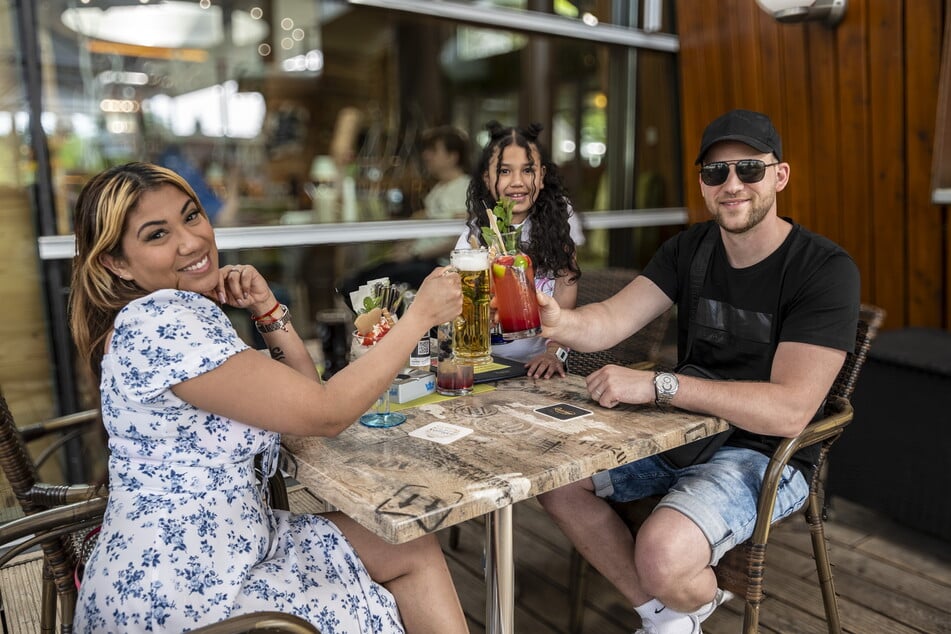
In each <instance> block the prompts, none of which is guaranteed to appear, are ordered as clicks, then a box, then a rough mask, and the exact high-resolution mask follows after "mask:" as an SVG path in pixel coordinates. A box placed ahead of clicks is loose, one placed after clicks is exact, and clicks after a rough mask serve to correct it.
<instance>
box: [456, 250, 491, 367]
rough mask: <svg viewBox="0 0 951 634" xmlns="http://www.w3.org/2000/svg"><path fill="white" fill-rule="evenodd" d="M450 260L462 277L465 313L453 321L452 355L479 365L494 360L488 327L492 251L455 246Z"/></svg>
mask: <svg viewBox="0 0 951 634" xmlns="http://www.w3.org/2000/svg"><path fill="white" fill-rule="evenodd" d="M449 262H450V264H451V265H452V267H453V268H454V269H456V270H457V271H458V272H459V278H460V279H461V280H462V314H461V315H459V317H457V318H456V321H455V324H453V326H454V327H453V346H452V348H453V359H454V360H455V362H456V363H461V364H465V365H479V364H481V363H488V362H490V361H492V352H491V347H490V344H491V337H490V335H489V329H490V327H491V318H490V316H489V300H490V299H491V295H490V289H489V251H488V249H485V248H482V249H456V250H454V251H453V252H452V255H451V256H450V258H449Z"/></svg>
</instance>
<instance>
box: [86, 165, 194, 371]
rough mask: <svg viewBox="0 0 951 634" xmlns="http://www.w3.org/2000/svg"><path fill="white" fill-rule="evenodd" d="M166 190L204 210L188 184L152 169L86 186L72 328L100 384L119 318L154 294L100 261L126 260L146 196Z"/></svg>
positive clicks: (112, 172) (107, 174)
mask: <svg viewBox="0 0 951 634" xmlns="http://www.w3.org/2000/svg"><path fill="white" fill-rule="evenodd" d="M163 185H171V186H172V187H175V188H177V189H180V190H181V191H182V192H184V193H185V194H186V195H187V196H188V197H189V198H191V199H192V200H193V201H194V202H195V204H196V205H198V208H199V209H201V208H202V207H201V204H200V203H199V202H198V197H197V196H196V195H195V192H194V191H193V190H192V188H191V187H190V186H189V185H188V183H187V182H186V181H185V179H183V178H182V177H181V176H179V175H178V174H176V173H175V172H173V171H171V170H168V169H166V168H164V167H159V166H158V165H152V164H150V163H127V164H125V165H118V166H116V167H112V168H109V169H107V170H105V171H104V172H101V173H99V174H97V175H96V176H94V177H93V178H92V179H91V180H90V181H89V182H88V183H86V185H85V186H84V187H83V189H82V191H81V192H80V194H79V198H78V200H77V201H76V211H75V214H74V218H73V227H74V231H75V234H76V255H75V256H74V258H73V275H72V282H71V284H70V295H69V327H70V330H71V331H72V333H73V341H74V342H75V343H76V348H77V350H78V351H79V355H80V358H81V359H82V360H83V361H84V362H85V363H86V364H87V366H88V367H89V369H90V370H91V371H92V373H93V376H95V377H96V379H97V380H98V379H99V377H100V376H101V372H102V369H101V367H100V365H101V363H102V357H103V354H104V353H105V341H106V335H107V334H108V333H109V331H110V330H111V329H112V325H113V322H114V321H115V318H116V315H117V314H118V313H119V311H120V310H121V309H122V307H123V306H125V305H126V304H128V303H129V302H131V301H133V300H135V299H138V298H140V297H144V296H145V295H147V294H148V293H147V292H146V291H144V290H143V289H141V288H139V286H138V285H136V284H135V282H132V281H128V280H123V279H122V278H120V277H118V276H117V275H115V274H114V273H112V271H110V270H109V269H108V268H106V266H105V265H104V264H103V263H102V261H101V260H102V258H101V257H100V256H102V255H103V254H108V255H110V256H112V257H114V258H122V257H123V253H122V235H123V233H124V232H125V228H126V222H127V219H128V217H129V213H130V212H132V211H133V210H134V209H135V208H136V207H137V206H138V204H139V201H140V200H141V199H142V196H143V194H145V193H146V192H149V191H152V190H155V189H158V188H159V187H161V186H163Z"/></svg>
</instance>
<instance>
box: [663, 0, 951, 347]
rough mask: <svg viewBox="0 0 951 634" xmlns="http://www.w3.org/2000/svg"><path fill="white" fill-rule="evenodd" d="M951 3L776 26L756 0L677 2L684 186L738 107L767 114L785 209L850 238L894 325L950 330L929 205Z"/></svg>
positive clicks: (944, 273)
mask: <svg viewBox="0 0 951 634" xmlns="http://www.w3.org/2000/svg"><path fill="white" fill-rule="evenodd" d="M945 5H946V0H849V3H848V9H847V11H846V14H845V18H844V19H843V21H842V22H841V23H839V25H838V26H837V27H835V28H829V27H826V26H825V25H824V24H822V23H819V22H808V23H800V24H780V23H778V22H776V21H775V20H774V19H773V18H772V17H771V16H769V15H768V14H766V13H765V12H764V11H762V10H761V9H760V8H759V6H758V5H757V4H756V2H755V1H754V0H721V1H719V2H705V1H702V0H677V3H676V11H677V21H678V32H679V34H680V47H681V49H680V71H681V75H680V86H681V108H682V110H681V118H682V130H683V161H684V169H685V172H684V173H685V183H684V191H685V192H686V204H687V206H688V207H689V208H690V210H691V220H692V221H700V220H704V219H706V218H707V217H708V215H707V212H706V210H705V208H704V206H703V201H702V199H701V198H700V191H699V186H698V184H697V177H696V168H695V167H694V165H693V160H694V158H695V157H696V151H697V146H698V145H699V141H700V136H701V134H702V133H703V128H704V126H706V124H707V123H708V122H709V121H711V120H712V119H713V118H715V117H716V116H718V115H719V114H721V113H722V112H724V111H726V110H728V109H730V108H750V109H753V110H761V111H764V112H767V113H769V114H770V116H771V117H772V118H773V121H774V123H775V124H776V126H777V128H778V129H779V131H780V133H781V134H782V136H783V153H784V159H785V160H787V161H789V163H790V164H791V167H792V181H791V183H790V186H789V187H788V188H787V189H786V191H784V192H782V193H781V194H780V196H779V211H780V213H781V214H782V215H786V216H791V217H793V218H794V219H795V220H796V221H798V222H800V223H801V224H803V225H804V226H806V227H808V228H810V229H812V230H814V231H817V232H819V233H822V234H824V235H826V236H828V237H829V238H831V239H832V240H835V241H836V242H838V243H839V244H841V245H842V246H843V247H844V248H845V249H847V250H848V251H849V253H851V254H852V256H853V257H854V258H855V261H856V262H857V264H858V266H859V268H860V270H861V272H862V285H863V288H862V299H863V301H866V302H871V303H874V304H878V305H880V306H882V307H884V308H885V309H886V310H887V311H888V320H887V324H886V326H887V327H888V328H899V327H903V326H928V327H938V328H948V327H949V326H951V321H949V309H948V306H949V300H948V296H949V292H948V290H949V289H948V284H949V279H948V277H949V275H948V271H949V270H951V267H949V264H948V251H949V244H948V243H949V239H951V232H949V231H951V230H949V229H948V228H947V223H946V220H947V213H948V209H947V207H943V206H939V205H935V204H933V203H932V202H931V185H930V174H931V163H932V153H933V152H934V143H935V137H934V132H935V120H936V114H937V110H936V108H937V107H938V90H937V86H938V78H939V73H940V61H941V48H942V39H943V35H944V34H943V30H944V28H945V27H944V25H945V17H946V16H945V11H946V8H945Z"/></svg>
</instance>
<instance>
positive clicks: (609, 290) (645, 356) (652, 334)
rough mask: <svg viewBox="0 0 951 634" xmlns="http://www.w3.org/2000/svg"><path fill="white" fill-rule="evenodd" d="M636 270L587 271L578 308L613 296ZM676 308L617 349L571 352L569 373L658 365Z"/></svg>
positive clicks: (632, 276)
mask: <svg viewBox="0 0 951 634" xmlns="http://www.w3.org/2000/svg"><path fill="white" fill-rule="evenodd" d="M637 275H638V272H637V271H635V270H634V269H621V268H605V269H596V270H593V271H586V272H585V273H584V275H582V277H581V280H580V281H579V282H578V301H577V305H578V306H584V305H585V304H592V303H594V302H599V301H601V300H604V299H607V298H608V297H611V296H612V295H614V294H615V293H617V292H618V291H620V290H621V289H622V288H624V287H625V286H627V285H628V284H629V283H630V282H631V280H633V279H634V278H635V277H637ZM673 314H674V311H673V309H671V310H668V311H666V312H664V313H663V314H662V315H660V316H659V317H657V318H656V319H655V320H654V321H652V322H651V323H649V324H647V325H646V326H644V327H643V328H641V329H640V330H639V331H637V332H636V333H634V335H633V336H631V337H629V338H627V339H625V340H624V341H622V342H620V343H619V344H617V345H616V346H614V347H612V348H608V349H607V350H602V351H599V352H577V351H574V350H573V351H572V352H571V353H570V354H569V355H568V363H567V370H568V372H570V373H571V374H578V375H581V376H587V375H589V374H591V373H592V372H594V371H595V370H597V369H598V368H600V367H602V366H604V365H608V364H613V365H626V366H631V365H633V364H637V366H638V367H649V366H652V365H654V364H655V363H656V362H657V359H658V358H659V356H660V351H661V346H663V343H664V337H665V336H666V334H667V328H668V327H669V325H670V320H671V317H672V316H673Z"/></svg>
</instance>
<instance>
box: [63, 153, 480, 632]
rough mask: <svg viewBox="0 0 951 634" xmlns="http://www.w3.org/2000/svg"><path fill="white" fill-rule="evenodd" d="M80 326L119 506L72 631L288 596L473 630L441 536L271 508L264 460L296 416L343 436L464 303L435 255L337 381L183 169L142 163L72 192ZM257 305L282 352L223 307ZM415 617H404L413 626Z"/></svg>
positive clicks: (316, 620) (332, 612)
mask: <svg viewBox="0 0 951 634" xmlns="http://www.w3.org/2000/svg"><path fill="white" fill-rule="evenodd" d="M75 227H76V258H75V260H74V268H73V280H72V285H71V297H70V326H71V328H72V331H73V337H74V338H75V340H76V345H77V348H78V349H79V351H80V354H81V355H82V357H83V359H84V360H85V361H86V362H87V363H88V364H89V366H90V368H91V370H92V371H93V373H94V374H95V375H96V376H97V377H98V378H99V379H100V392H101V399H102V408H101V409H102V420H103V423H104V424H105V426H106V429H107V431H108V432H109V452H110V457H109V504H108V507H107V508H106V514H105V517H104V519H103V524H102V532H101V534H100V535H99V538H98V539H97V541H96V546H95V548H94V550H93V552H92V555H91V556H90V558H89V561H88V562H87V565H86V569H85V575H84V577H83V580H82V585H81V586H80V589H79V599H78V604H77V609H76V631H77V632H143V631H150V632H182V631H186V630H190V629H194V628H196V627H199V626H201V625H207V624H209V623H216V622H218V621H220V620H222V619H224V618H227V617H230V616H235V615H238V614H243V613H247V612H256V611H261V610H277V611H281V612H288V613H293V614H296V615H297V616H300V617H302V618H304V619H306V620H308V621H310V622H311V623H313V624H314V625H316V626H317V628H318V629H320V630H321V631H322V632H348V633H349V632H354V633H356V632H362V633H365V634H371V633H373V634H376V633H379V632H385V633H388V634H389V633H402V632H404V631H405V632H421V633H422V632H428V633H432V634H437V633H438V634H443V633H448V632H453V633H456V634H461V633H463V632H466V631H467V629H466V622H465V616H464V615H463V612H462V608H461V607H460V605H459V600H458V598H457V597H456V593H455V590H454V588H453V584H452V578H451V577H450V575H449V570H448V568H447V566H446V562H445V560H444V559H443V556H442V552H441V550H440V548H439V543H438V542H437V541H436V540H435V538H434V537H432V536H427V537H425V538H420V539H418V540H415V541H412V542H409V543H406V544H399V545H393V544H388V543H386V542H384V541H382V540H381V539H379V538H378V537H376V536H374V535H373V534H372V533H370V532H369V531H368V530H366V529H364V528H363V527H361V526H360V525H358V524H357V523H356V522H354V521H353V520H351V519H350V518H348V517H347V516H345V515H343V514H341V513H327V514H325V515H292V514H291V513H288V512H286V511H277V510H272V509H271V508H270V506H269V505H268V504H267V502H266V500H265V495H264V491H263V485H262V484H260V483H259V482H258V480H257V479H256V477H255V464H254V459H255V456H256V455H258V454H261V455H262V456H263V470H264V471H265V472H266V473H267V475H270V474H272V473H273V472H274V469H275V468H276V459H275V458H276V455H277V450H278V446H279V445H278V443H279V440H280V434H281V433H289V434H295V435H299V436H300V435H315V436H334V435H336V434H339V433H340V432H341V431H343V430H344V429H345V428H346V427H348V426H349V425H350V424H351V423H353V421H355V420H356V419H357V417H358V416H359V415H360V414H361V413H362V412H364V411H366V409H367V408H368V407H369V406H370V405H371V404H372V403H373V402H374V401H375V400H376V397H377V395H378V394H380V393H381V392H382V391H383V390H384V389H386V388H387V386H389V384H390V382H391V381H392V380H393V377H394V376H395V375H396V373H397V372H398V371H399V370H400V368H401V367H402V362H403V360H404V359H406V358H408V357H409V354H410V350H411V349H412V348H413V347H414V346H415V345H416V342H417V341H418V340H419V338H420V336H421V335H422V334H423V333H425V332H427V331H428V330H429V329H430V327H432V326H433V325H435V324H439V323H443V322H445V321H447V320H450V319H453V318H454V317H455V316H456V315H458V314H459V313H460V311H461V309H462V293H461V291H460V284H459V279H458V276H456V275H451V274H444V273H445V270H436V271H434V272H433V273H432V274H431V275H430V276H429V277H427V278H426V280H425V281H424V282H423V284H422V286H421V287H420V289H419V292H418V293H417V295H416V301H414V302H413V305H412V306H411V307H410V309H409V310H408V311H407V312H406V314H405V315H404V316H403V318H402V319H400V321H399V322H398V323H397V324H396V325H395V326H394V327H393V329H392V330H391V331H390V332H389V333H388V334H387V336H386V337H384V338H383V339H381V340H380V342H379V344H378V345H377V346H375V347H374V348H373V349H372V350H371V351H370V352H368V353H367V354H366V355H365V356H364V357H363V358H361V359H358V360H357V361H355V362H354V363H352V364H351V365H349V366H347V367H346V368H344V369H343V370H341V371H340V372H338V373H337V374H335V375H334V376H333V378H331V379H330V380H329V381H327V383H326V384H322V383H321V382H320V380H319V378H318V376H317V372H316V370H315V369H314V363H313V361H312V360H311V358H310V355H309V354H308V352H307V349H306V348H305V346H304V343H303V341H301V338H300V337H299V336H298V334H297V332H296V331H295V330H294V326H293V325H292V324H291V319H290V314H289V313H288V310H287V307H286V306H284V305H282V304H280V303H279V302H278V301H277V300H276V299H275V298H274V293H273V291H272V290H271V288H270V286H269V285H268V283H267V281H266V280H265V279H264V278H263V277H262V276H261V274H260V273H259V272H258V271H257V270H256V269H255V268H254V267H253V266H248V265H233V266H225V267H223V268H219V267H218V249H217V247H216V246H215V232H214V229H212V226H211V224H210V223H209V222H208V217H207V216H206V215H205V212H204V210H203V209H202V207H201V204H200V203H199V201H198V198H197V197H196V196H195V193H194V191H193V190H192V189H191V187H189V186H188V184H187V183H186V182H185V181H184V180H183V179H182V178H181V177H180V176H179V175H178V174H176V173H174V172H172V171H170V170H167V169H165V168H162V167H158V166H155V165H149V164H145V163H130V164H127V165H120V166H118V167H113V168H111V169H109V170H107V171H105V172H103V173H101V174H99V175H98V176H95V177H93V178H92V180H90V181H89V183H87V184H86V186H85V187H84V188H83V190H82V192H81V193H80V195H79V199H78V201H77V204H76V217H75ZM224 304H227V305H229V306H234V307H237V308H241V309H244V310H246V311H247V312H248V314H249V317H250V318H251V319H252V320H253V321H252V323H253V324H254V326H255V328H256V329H257V330H258V332H260V333H261V334H262V336H263V338H264V341H265V342H266V344H267V346H268V349H269V351H270V353H271V356H270V358H269V357H267V356H266V355H262V354H260V353H259V352H258V351H256V350H253V349H251V348H249V347H248V346H247V345H246V344H245V343H244V342H242V340H241V339H240V338H239V337H238V334H237V332H236V331H235V329H234V327H233V326H232V324H231V322H230V320H229V319H228V318H227V317H226V316H225V314H224V312H223V311H222V310H221V307H220V306H221V305H224ZM404 628H405V630H404Z"/></svg>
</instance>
